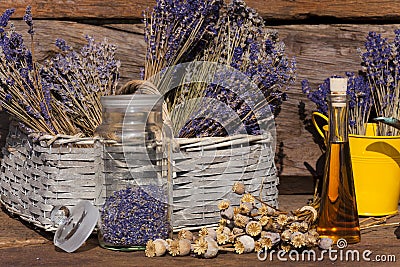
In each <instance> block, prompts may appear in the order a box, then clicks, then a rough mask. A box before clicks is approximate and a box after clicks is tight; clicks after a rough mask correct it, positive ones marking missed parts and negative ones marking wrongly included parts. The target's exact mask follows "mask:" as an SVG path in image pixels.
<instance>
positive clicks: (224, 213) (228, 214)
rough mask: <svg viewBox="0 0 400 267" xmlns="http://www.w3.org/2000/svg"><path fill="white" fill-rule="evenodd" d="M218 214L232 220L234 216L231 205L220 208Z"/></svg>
mask: <svg viewBox="0 0 400 267" xmlns="http://www.w3.org/2000/svg"><path fill="white" fill-rule="evenodd" d="M220 214H221V217H222V218H223V219H227V220H232V219H233V216H234V212H233V207H231V206H229V207H228V208H226V209H224V210H221V211H220Z"/></svg>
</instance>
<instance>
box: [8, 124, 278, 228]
mask: <svg viewBox="0 0 400 267" xmlns="http://www.w3.org/2000/svg"><path fill="white" fill-rule="evenodd" d="M96 141H97V139H95V138H76V137H73V136H62V137H60V138H58V139H56V138H53V137H51V136H47V137H46V136H45V137H42V138H41V141H40V142H33V140H32V138H31V137H29V136H27V135H26V134H24V133H22V132H21V131H20V130H19V129H18V127H16V126H14V125H11V127H10V131H9V135H8V137H7V140H6V147H5V148H4V149H3V155H4V156H3V159H2V161H1V174H0V194H1V199H0V200H1V203H2V204H3V205H4V207H5V208H6V209H7V210H8V211H9V212H11V213H14V214H16V215H18V216H20V217H21V219H23V220H25V221H28V222H31V223H33V224H34V225H36V226H37V227H39V228H42V229H45V230H48V231H54V230H56V226H54V225H53V223H52V222H51V219H50V212H51V210H52V209H53V207H54V206H60V205H63V206H66V207H68V208H70V207H73V206H74V205H76V204H77V203H78V202H79V201H80V200H90V201H92V203H93V204H94V205H96V206H101V205H102V204H103V203H104V200H105V197H106V190H105V178H104V161H103V146H102V145H101V144H100V143H99V142H96ZM175 141H176V143H177V146H176V149H175V151H174V152H173V156H172V157H173V161H174V167H173V168H174V169H173V171H174V179H173V183H174V185H173V216H172V219H173V222H172V224H173V226H174V228H175V229H180V228H183V227H186V228H200V227H202V226H210V225H213V224H216V223H217V222H218V219H219V211H218V208H217V205H218V202H219V201H220V200H221V199H229V200H231V201H232V202H234V201H235V198H239V196H236V195H235V194H234V193H232V190H231V188H232V185H233V184H234V182H235V181H242V182H244V184H245V185H246V187H247V191H248V192H250V193H253V194H255V195H257V196H259V197H260V198H262V199H263V200H264V201H266V202H267V203H268V204H270V205H272V206H277V205H278V202H277V198H278V190H277V185H278V183H279V179H278V177H277V175H276V169H275V164H274V154H273V150H272V148H271V144H272V142H271V137H270V136H269V135H263V136H249V135H236V136H232V137H214V138H202V139H200V138H188V139H185V138H177V139H175ZM121 153H123V151H122V150H121ZM121 156H123V155H121Z"/></svg>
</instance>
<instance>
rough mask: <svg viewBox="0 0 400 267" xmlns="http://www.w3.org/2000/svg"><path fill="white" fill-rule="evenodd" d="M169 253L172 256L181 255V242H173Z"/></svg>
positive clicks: (176, 240) (175, 240)
mask: <svg viewBox="0 0 400 267" xmlns="http://www.w3.org/2000/svg"><path fill="white" fill-rule="evenodd" d="M168 251H169V254H171V255H172V256H177V255H179V240H178V239H174V240H172V242H171V243H170V245H169V249H168Z"/></svg>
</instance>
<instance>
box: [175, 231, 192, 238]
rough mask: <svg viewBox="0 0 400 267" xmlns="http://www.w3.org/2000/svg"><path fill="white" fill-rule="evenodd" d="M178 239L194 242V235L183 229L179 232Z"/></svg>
mask: <svg viewBox="0 0 400 267" xmlns="http://www.w3.org/2000/svg"><path fill="white" fill-rule="evenodd" d="M178 238H179V239H187V240H193V233H192V232H190V231H189V230H187V229H181V230H180V231H179V232H178Z"/></svg>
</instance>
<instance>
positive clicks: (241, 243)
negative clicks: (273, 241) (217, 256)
mask: <svg viewBox="0 0 400 267" xmlns="http://www.w3.org/2000/svg"><path fill="white" fill-rule="evenodd" d="M254 247H255V241H254V239H253V238H252V237H251V236H248V235H242V236H239V237H238V238H237V239H236V242H235V252H236V253H237V254H242V253H250V252H252V251H253V250H254Z"/></svg>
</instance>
